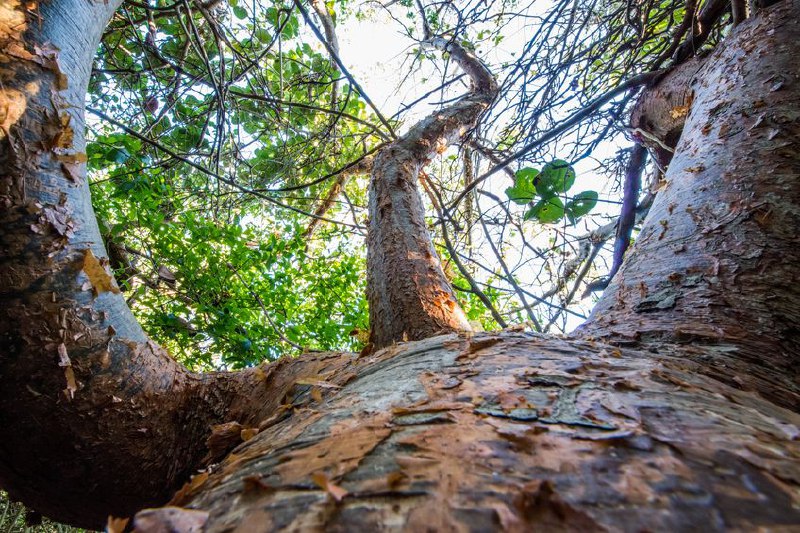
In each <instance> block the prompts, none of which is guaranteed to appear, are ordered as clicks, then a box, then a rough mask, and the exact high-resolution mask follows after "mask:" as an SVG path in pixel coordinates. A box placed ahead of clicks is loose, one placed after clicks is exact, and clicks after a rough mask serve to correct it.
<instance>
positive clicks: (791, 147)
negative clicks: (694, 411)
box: [582, 1, 800, 410]
mask: <svg viewBox="0 0 800 533" xmlns="http://www.w3.org/2000/svg"><path fill="white" fill-rule="evenodd" d="M797 6H798V3H797V2H791V1H789V2H783V3H782V7H781V8H780V9H773V10H770V11H766V12H764V16H763V17H761V18H757V19H756V20H757V21H758V22H757V23H750V22H748V23H747V24H743V25H740V26H737V29H736V30H735V31H734V32H733V35H732V36H731V37H730V38H729V39H727V40H726V41H725V42H724V43H723V44H722V45H721V46H720V47H719V48H718V49H717V50H716V51H715V52H714V53H713V54H712V55H711V56H709V57H708V58H706V59H705V60H704V63H703V65H702V67H701V68H700V69H699V70H698V69H697V67H696V65H695V63H694V62H691V63H690V64H688V65H687V67H688V68H690V69H692V70H693V71H695V72H696V74H695V75H694V76H693V77H692V78H691V81H690V84H689V88H688V89H686V88H685V87H681V86H671V85H670V83H671V82H672V81H673V80H676V79H677V80H679V81H681V82H682V83H685V78H686V77H685V76H684V74H685V72H684V71H679V72H677V73H676V74H675V75H671V76H668V77H666V78H665V79H664V80H663V81H662V82H661V85H659V86H657V87H655V88H654V89H652V90H653V91H655V92H656V93H657V94H660V95H662V94H679V93H680V94H686V95H687V96H686V97H685V98H681V99H680V100H676V99H674V98H673V99H669V98H667V99H664V102H665V104H666V105H667V106H669V107H667V109H661V110H659V109H657V108H656V107H655V103H656V102H657V101H658V99H657V98H656V99H651V98H649V97H648V95H645V96H643V99H644V100H645V101H646V102H647V104H646V105H645V106H639V111H641V110H642V108H644V109H645V111H644V112H643V114H645V115H646V117H645V118H642V117H641V116H640V117H639V119H640V120H641V121H642V122H644V123H649V124H651V125H652V126H653V127H654V131H662V132H667V131H670V130H671V128H670V127H664V126H663V125H659V123H658V121H659V120H661V121H663V122H669V121H672V122H681V121H685V125H683V135H681V137H680V141H679V142H678V143H677V146H676V149H675V155H674V157H673V158H672V160H671V162H670V163H669V169H668V171H667V176H666V185H665V187H664V189H663V190H662V191H660V192H659V194H658V196H657V198H656V201H655V203H654V204H653V206H652V207H651V209H650V213H649V214H648V218H647V219H646V221H645V224H644V227H643V228H642V231H641V233H640V234H639V237H638V239H637V244H636V246H635V247H634V249H633V250H632V252H631V253H629V254H628V256H627V257H626V260H625V264H624V267H623V269H622V270H621V271H620V273H619V274H618V275H617V276H616V278H615V279H614V281H613V282H612V284H611V285H610V287H609V288H608V289H607V291H606V294H605V295H604V297H603V298H602V300H601V301H600V302H599V304H598V305H597V307H595V309H594V311H593V314H592V317H591V318H590V320H589V322H588V324H586V325H585V326H584V327H583V328H582V331H583V334H584V335H594V336H596V337H598V338H603V339H614V340H616V341H618V342H619V341H622V342H625V341H639V342H641V341H652V342H676V343H687V344H689V343H691V344H692V345H694V346H696V347H698V350H699V351H698V353H697V355H695V356H692V357H693V358H695V359H697V360H698V361H703V367H704V368H705V369H706V371H707V372H709V373H711V374H712V375H715V376H717V377H718V378H720V379H725V380H728V381H729V382H730V383H731V384H732V385H736V386H740V387H743V388H745V389H748V390H755V391H758V392H759V393H760V394H762V395H764V396H765V397H767V398H770V399H773V400H774V401H776V402H778V403H779V404H781V405H784V406H786V407H789V408H792V409H795V410H797V409H798V408H800V388H799V387H798V365H797V361H798V353H800V344H799V343H800V331H799V330H798V327H797V324H798V323H800V305H798V302H800V285H798V283H797V280H798V261H797V259H798V248H799V247H800V237H798V233H797V228H798V227H799V226H800V211H798V206H800V187H798V184H797V181H798V176H800V157H798V151H799V150H800V106H798V102H800V70H798V68H797V53H798V48H797V43H798V42H800V17H798V7H797ZM704 345H713V346H716V348H715V350H717V354H716V355H715V356H713V357H709V356H708V354H705V353H703V351H704V349H702V348H700V347H702V346H704ZM753 365H755V366H753Z"/></svg>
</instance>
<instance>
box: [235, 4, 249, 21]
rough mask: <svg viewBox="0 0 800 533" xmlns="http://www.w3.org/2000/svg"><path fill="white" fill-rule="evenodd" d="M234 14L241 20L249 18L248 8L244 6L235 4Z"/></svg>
mask: <svg viewBox="0 0 800 533" xmlns="http://www.w3.org/2000/svg"><path fill="white" fill-rule="evenodd" d="M233 16H235V17H236V18H237V19H239V20H244V19H246V18H247V10H246V9H245V8H243V7H242V6H233Z"/></svg>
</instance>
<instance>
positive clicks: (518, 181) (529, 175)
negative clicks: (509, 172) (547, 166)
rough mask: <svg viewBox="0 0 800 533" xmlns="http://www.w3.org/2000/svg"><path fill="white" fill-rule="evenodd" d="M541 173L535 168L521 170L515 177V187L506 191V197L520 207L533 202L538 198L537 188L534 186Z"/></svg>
mask: <svg viewBox="0 0 800 533" xmlns="http://www.w3.org/2000/svg"><path fill="white" fill-rule="evenodd" d="M538 175H539V171H538V170H536V169H535V168H529V167H526V168H521V169H519V170H518V171H517V173H516V174H515V176H514V186H513V187H509V188H507V189H506V196H508V198H509V199H510V200H511V201H512V202H514V203H517V204H519V205H525V204H527V203H528V202H531V201H533V199H534V197H535V196H536V187H535V186H534V184H533V181H534V179H536V176H538Z"/></svg>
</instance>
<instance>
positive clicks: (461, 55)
mask: <svg viewBox="0 0 800 533" xmlns="http://www.w3.org/2000/svg"><path fill="white" fill-rule="evenodd" d="M432 44H433V45H434V46H436V47H437V48H438V49H440V50H442V51H445V52H448V53H449V54H450V56H451V58H452V59H453V60H454V61H456V62H457V63H458V65H459V66H460V67H461V68H462V69H463V70H464V71H465V72H466V73H467V75H469V76H470V79H471V80H472V90H471V91H470V92H469V94H468V95H467V96H465V97H463V98H462V99H461V100H459V101H458V102H456V103H455V104H453V105H452V106H450V107H448V108H445V109H443V110H441V111H438V112H436V113H434V114H432V115H431V116H429V117H427V118H425V119H424V120H422V121H421V122H420V123H419V124H417V125H415V126H414V127H413V128H411V130H410V131H409V132H408V133H406V134H405V135H403V136H402V137H401V138H400V139H398V140H397V141H395V142H394V143H392V144H391V145H389V146H387V147H386V148H384V149H383V150H381V151H380V152H379V153H378V155H377V156H376V157H375V162H374V163H373V168H372V177H371V179H370V188H369V234H368V237H367V299H368V301H369V321H370V342H372V343H373V345H374V346H375V347H378V348H380V347H383V346H388V345H389V344H391V343H393V342H398V341H407V340H419V339H425V338H427V337H430V336H432V335H436V334H437V333H443V332H448V331H469V330H470V329H471V328H470V325H469V322H468V321H467V317H466V316H465V315H464V312H463V311H462V309H461V306H460V305H459V304H458V300H456V297H455V294H454V293H453V289H452V287H451V286H450V283H449V282H448V281H447V278H446V277H445V275H444V272H443V271H442V266H441V263H440V261H439V257H438V255H437V254H436V250H435V249H434V247H433V242H432V241H431V237H430V234H429V232H428V227H427V224H426V223H425V211H424V208H423V205H422V199H421V197H420V194H419V190H418V188H417V179H418V177H419V173H420V171H421V170H422V167H423V166H424V165H425V164H427V163H428V161H429V160H430V159H431V158H432V157H433V156H434V155H436V154H437V153H441V152H443V151H444V150H445V149H446V148H447V146H449V145H450V144H451V143H452V142H454V141H456V140H458V139H460V138H461V137H462V136H463V135H464V134H465V133H466V132H467V130H468V129H469V128H471V127H472V126H473V125H474V124H475V121H476V120H477V119H478V117H479V116H480V115H481V113H483V112H484V111H485V110H486V108H487V107H489V105H490V104H491V103H492V100H494V98H495V96H496V94H497V85H496V83H495V81H494V77H493V76H492V74H491V73H490V72H489V71H488V70H487V69H486V68H485V67H484V66H483V64H481V62H480V61H479V60H478V59H477V58H476V57H475V56H473V55H472V54H471V53H469V52H467V51H466V50H464V49H463V48H462V47H461V46H460V45H458V44H457V43H455V42H448V41H446V40H444V39H435V40H434V41H433V43H432Z"/></svg>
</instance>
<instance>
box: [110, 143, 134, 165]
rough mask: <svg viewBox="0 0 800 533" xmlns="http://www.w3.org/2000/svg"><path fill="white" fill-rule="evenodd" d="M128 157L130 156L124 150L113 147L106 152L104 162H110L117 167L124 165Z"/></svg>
mask: <svg viewBox="0 0 800 533" xmlns="http://www.w3.org/2000/svg"><path fill="white" fill-rule="evenodd" d="M130 157H131V154H129V153H128V151H127V150H126V149H125V148H117V147H114V148H111V149H109V150H108V151H107V152H106V161H111V162H112V163H117V164H118V165H121V164H123V163H125V161H127V160H128V159H129V158H130Z"/></svg>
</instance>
